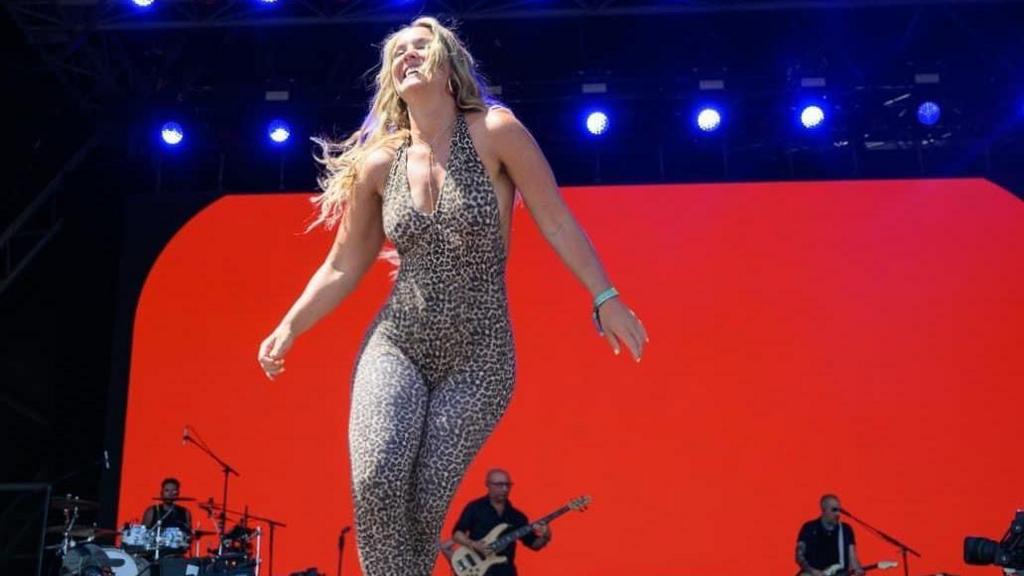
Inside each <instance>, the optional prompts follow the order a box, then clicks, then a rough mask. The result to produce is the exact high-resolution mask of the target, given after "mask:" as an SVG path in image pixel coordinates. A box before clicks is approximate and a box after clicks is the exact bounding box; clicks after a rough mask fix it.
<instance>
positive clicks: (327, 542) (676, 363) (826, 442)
mask: <svg viewBox="0 0 1024 576" xmlns="http://www.w3.org/2000/svg"><path fill="white" fill-rule="evenodd" d="M564 194H565V195H566V197H567V199H568V201H569V204H570V205H571V206H572V208H573V210H574V212H575V213H576V214H577V216H578V218H579V220H580V221H581V223H582V224H583V225H584V227H585V228H586V229H587V231H588V233H589V234H590V236H591V238H592V239H593V242H594V244H595V245H596V247H597V248H598V250H599V252H600V254H601V256H602V258H603V260H604V262H605V264H606V265H607V267H608V269H609V271H610V272H611V274H612V278H613V279H614V281H615V283H616V284H617V285H618V287H619V289H620V290H621V291H622V293H623V294H624V295H625V296H626V298H627V300H628V301H629V302H630V304H631V305H632V306H633V307H634V308H635V309H636V310H637V312H638V313H639V314H640V316H641V317H642V318H643V320H644V322H645V324H646V325H647V328H648V330H649V332H650V334H651V344H650V349H649V353H648V354H647V356H646V357H645V358H644V359H643V362H641V363H640V364H639V365H637V364H634V363H633V362H631V361H628V360H627V359H626V358H622V357H615V356H613V355H612V354H611V353H610V351H609V350H608V348H607V345H606V344H605V343H604V342H603V341H602V340H601V339H600V338H598V337H597V336H596V335H595V333H594V330H593V326H592V325H591V323H590V320H589V318H588V313H589V298H588V296H587V294H586V293H585V292H584V290H583V289H582V288H581V287H580V286H579V285H578V284H577V283H576V282H575V281H574V280H573V279H572V277H571V275H570V273H569V272H568V271H567V270H566V269H565V268H564V267H563V266H562V265H561V264H560V263H559V260H558V258H557V256H556V255H555V253H554V252H553V251H552V250H551V248H550V247H548V246H547V245H546V244H545V242H544V240H543V238H542V237H541V236H540V234H539V233H538V231H537V229H536V227H535V226H534V224H533V222H532V220H531V219H530V218H529V216H528V214H527V213H526V211H525V209H522V208H518V209H517V212H521V213H518V214H517V215H516V217H515V220H514V226H513V242H512V250H511V261H510V267H509V283H510V298H511V307H512V317H513V323H514V327H515V331H516V342H517V347H518V355H519V379H518V384H517V390H516V393H515V396H514V399H513V401H512V404H511V407H510V409H509V411H508V413H507V414H506V416H505V419H504V420H503V421H502V422H501V424H500V425H499V426H498V428H497V430H496V432H495V434H494V436H493V437H492V438H491V440H490V441H489V442H488V444H487V445H486V446H485V447H484V449H483V451H482V452H481V454H480V455H479V456H478V458H477V459H476V461H475V463H474V464H473V466H472V467H471V468H470V470H469V473H468V476H467V478H466V480H465V481H464V483H463V484H462V486H461V488H460V489H459V492H458V494H457V496H456V498H455V501H454V509H453V511H452V513H451V514H450V516H449V525H450V523H451V522H453V521H454V516H455V515H456V514H457V512H458V510H459V509H461V507H462V505H463V504H465V503H466V502H467V501H468V500H469V499H471V498H473V497H476V496H478V495H480V494H482V491H483V473H484V471H485V470H486V469H487V468H489V467H492V466H502V467H505V468H507V469H509V470H510V471H511V472H512V476H513V478H514V480H515V481H516V487H515V489H514V491H513V500H514V501H515V502H516V504H517V505H518V506H519V507H520V508H522V509H524V510H525V511H526V512H527V513H528V514H530V515H533V516H539V515H541V514H544V513H547V512H548V511H549V510H551V509H553V508H555V507H557V506H559V505H561V504H562V503H564V502H565V501H566V500H568V499H569V498H570V497H573V496H577V495H579V494H583V493H587V494H590V495H592V496H593V505H592V507H591V509H590V511H588V512H587V513H585V514H571V515H569V516H567V517H566V518H564V519H562V520H560V521H558V522H557V523H556V524H555V525H554V526H553V532H554V541H553V543H552V545H551V546H550V547H549V548H548V549H546V550H544V551H542V552H540V553H532V552H524V553H522V554H521V555H520V560H519V562H520V566H521V568H522V569H523V573H524V574H533V575H544V574H548V575H555V574H560V575H561V574H665V575H668V574H678V575H687V574H690V575H699V574H701V575H702V574H738V573H743V572H747V573H750V572H752V571H753V570H762V569H763V571H764V573H768V574H788V573H791V572H792V571H793V569H794V565H793V561H792V553H793V547H794V541H795V536H796V533H797V530H798V528H799V526H800V523H801V522H802V521H804V520H807V519H809V518H812V517H814V516H815V515H816V514H817V499H818V496H819V495H820V494H821V493H823V492H826V491H830V492H833V491H834V492H836V493H838V494H839V495H840V496H841V497H842V499H843V503H844V505H845V506H846V507H848V508H849V509H851V510H853V511H854V512H855V513H859V514H860V515H862V516H863V517H865V518H866V519H869V520H872V521H874V522H875V523H876V524H877V525H879V526H881V527H884V528H885V529H887V530H889V531H890V532H891V533H893V534H895V535H897V536H900V537H902V538H904V539H905V540H906V541H907V542H909V543H910V544H912V545H914V546H916V547H917V548H918V549H919V550H920V551H921V552H922V553H923V554H924V558H923V559H921V560H916V561H914V562H913V568H914V569H913V572H914V573H916V574H921V573H924V572H926V571H928V572H934V571H937V570H944V571H956V572H959V573H962V574H976V575H980V574H992V573H994V571H993V569H991V568H989V569H983V568H965V567H964V566H963V564H962V560H961V551H962V538H963V536H965V535H968V534H978V535H987V536H989V537H994V538H996V539H998V538H999V537H1000V536H1001V535H1002V533H1003V531H1004V530H1005V529H1006V527H1007V525H1008V523H1009V520H1010V518H1011V517H1012V513H1013V511H1014V509H1015V507H1017V506H1021V505H1022V504H1024V500H1022V494H1021V492H1020V487H1021V485H1022V478H1024V459H1022V458H1020V455H1019V453H1017V450H1019V435H1020V433H1021V424H1020V422H1021V421H1020V409H1021V406H1022V405H1024V386H1022V385H1021V384H1022V382H1024V354H1022V353H1021V350H1020V348H1021V343H1022V341H1024V338H1022V329H1021V327H1022V326H1024V291H1022V290H1021V287H1022V286H1024V257H1022V254H1024V205H1022V203H1021V202H1020V201H1019V200H1018V199H1016V198H1014V197H1013V196H1012V195H1011V194H1009V193H1007V192H1006V191H1004V190H1002V189H1000V188H999V187H997V186H995V185H994V184H992V183H989V182H987V181H984V180H975V179H960V180H925V181H861V182H814V183H774V184H736V185H732V184H730V185H687V186H677V185H672V186H623V187H599V188H571V189H566V190H564ZM310 214H311V206H310V204H309V203H308V201H307V196H305V195H296V194H289V195H277V196H265V195H263V196H230V197H226V198H223V199H221V200H219V201H217V202H216V203H214V204H213V205H211V206H210V207H208V208H207V209H206V210H204V211H202V212H201V213H200V214H198V215H197V216H196V217H195V218H193V219H192V221H191V222H189V223H188V225H186V226H185V227H184V228H183V229H182V230H181V231H180V232H179V233H178V234H177V236H175V237H174V239H173V240H172V241H171V242H170V243H169V244H168V246H167V247H166V249H165V250H164V251H163V253H162V254H161V255H160V257H159V259H158V260H157V262H156V263H155V265H154V267H153V269H152V272H151V273H150V275H149V278H148V280H147V282H146V284H145V288H144V291H143V294H142V297H141V299H140V302H139V305H138V311H137V316H136V321H135V328H134V344H133V348H132V359H131V383H130V389H129V403H128V414H127V427H126V437H125V446H124V448H125V452H124V469H123V471H122V472H123V474H122V484H121V499H120V510H121V514H120V521H121V522H124V521H127V520H129V519H131V518H133V517H139V516H140V515H141V513H142V510H143V508H144V506H145V505H146V504H147V503H148V502H149V500H148V498H149V497H151V496H153V495H155V494H156V493H157V490H158V485H159V481H160V479H161V478H162V477H164V476H167V475H175V476H178V477H180V478H181V479H182V482H183V486H182V493H183V494H184V495H191V496H195V497H199V498H202V499H206V498H207V497H209V496H214V497H218V498H219V494H220V475H219V471H218V468H217V467H216V466H215V465H214V464H213V463H212V462H210V461H208V459H207V458H206V457H205V456H204V455H203V454H202V453H200V452H199V451H198V450H197V449H195V448H194V447H192V446H185V447H183V446H182V444H181V433H182V427H183V426H184V425H185V424H189V425H191V426H193V427H194V428H195V430H196V431H197V432H198V433H199V434H200V435H201V436H202V437H203V438H204V439H205V441H206V442H207V443H209V444H210V445H211V446H212V447H213V448H214V449H215V450H216V451H218V452H219V453H220V455H222V456H223V457H224V458H225V459H227V460H228V461H229V462H231V463H232V464H233V465H234V466H235V467H237V468H238V469H239V470H240V471H241V473H242V476H241V478H239V479H232V489H231V501H232V504H233V507H235V506H239V507H240V506H242V505H245V504H247V505H248V506H249V508H250V510H252V511H253V512H254V513H256V514H260V515H265V516H270V517H272V518H277V519H281V520H283V521H285V522H287V524H288V527H287V528H285V529H283V530H281V531H280V532H279V533H278V541H277V549H276V554H275V556H276V558H275V569H276V573H278V574H287V573H288V572H290V571H292V570H298V569H300V568H303V567H308V566H319V567H320V569H321V570H323V571H325V572H328V573H330V574H333V573H334V570H335V568H334V566H335V562H336V554H337V539H338V531H339V529H340V528H341V526H343V525H346V524H350V523H351V522H352V516H351V514H352V512H351V497H350V483H349V476H348V456H347V451H346V446H347V439H346V419H347V409H348V401H349V386H350V375H351V369H352V363H353V360H354V357H355V355H356V352H357V350H358V346H359V343H360V340H361V338H362V334H363V331H364V329H365V328H366V327H367V325H368V323H369V322H370V320H371V318H372V316H373V315H374V314H375V312H376V310H377V308H378V307H379V305H380V304H381V302H382V300H383V298H384V297H385V296H386V293H387V290H388V286H389V280H388V272H389V269H388V267H387V265H386V264H385V263H383V262H381V263H379V264H378V265H377V266H376V267H375V268H374V269H373V270H372V271H371V272H370V274H369V275H368V276H367V277H366V279H365V280H364V282H363V284H362V286H361V288H360V290H359V291H358V292H357V293H356V294H355V295H354V296H353V297H351V298H350V299H349V300H348V301H346V302H345V303H344V304H343V305H342V306H341V307H340V308H339V309H338V310H337V311H336V312H335V313H334V314H333V315H331V316H330V317H328V318H327V319H325V320H324V321H323V322H322V323H321V324H320V325H319V326H317V327H316V328H315V329H314V330H313V331H312V332H310V333H308V334H306V335H305V336H303V337H302V338H301V339H300V340H299V341H298V343H297V346H296V348H295V349H294V350H293V352H292V353H291V355H290V356H289V359H288V372H287V373H286V374H285V375H284V377H282V378H280V379H279V380H278V381H276V382H273V383H269V382H268V381H267V380H266V379H265V378H264V377H263V375H262V373H261V372H260V370H259V368H258V366H257V363H256V349H257V345H258V344H259V342H260V340H261V339H262V338H263V337H264V336H265V335H266V334H267V333H268V332H269V331H270V329H271V328H272V327H273V326H274V324H275V323H276V322H277V320H278V319H279V318H280V316H281V315H282V314H283V313H284V311H285V310H286V309H287V308H288V306H289V305H290V304H291V302H292V301H293V299H294V298H295V297H296V296H297V294H298V293H299V292H300V291H301V289H302V288H303V286H304V285H305V282H306V280H307V279H308V277H309V275H310V274H311V273H312V272H313V270H314V269H315V268H316V266H317V265H318V264H319V262H320V261H321V259H322V258H323V256H324V254H325V253H326V251H327V249H328V246H329V243H330V236H329V235H327V234H325V233H322V232H317V233H312V234H308V235H304V234H302V233H301V231H302V229H303V226H304V224H305V223H306V222H308V217H309V216H310ZM196 517H197V518H201V519H202V524H201V527H202V528H206V529H209V528H211V522H210V521H209V520H208V519H206V518H205V515H203V514H202V513H199V512H198V511H196ZM857 535H858V542H859V543H860V551H861V557H862V558H863V559H864V560H866V561H874V560H878V559H895V554H894V551H893V550H891V549H890V548H889V547H888V546H887V545H885V544H883V543H880V542H879V541H878V540H876V539H874V538H872V537H871V536H870V535H869V534H868V533H867V532H866V531H864V530H858V534H857ZM354 552H355V550H354V547H353V546H352V545H351V541H350V544H349V546H348V548H347V550H346V560H345V568H344V570H345V573H346V574H357V573H358V565H357V563H356V557H355V554H354ZM436 572H437V573H438V574H441V573H443V571H442V570H441V569H440V565H439V568H438V570H437V571H436Z"/></svg>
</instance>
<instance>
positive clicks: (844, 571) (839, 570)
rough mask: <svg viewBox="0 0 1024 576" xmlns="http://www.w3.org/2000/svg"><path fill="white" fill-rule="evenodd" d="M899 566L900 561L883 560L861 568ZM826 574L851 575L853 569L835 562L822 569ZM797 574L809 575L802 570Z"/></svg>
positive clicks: (827, 575)
mask: <svg viewBox="0 0 1024 576" xmlns="http://www.w3.org/2000/svg"><path fill="white" fill-rule="evenodd" d="M897 566H899V562H893V561H891V560H883V561H882V562H879V563H877V564H868V565H867V566H861V567H860V569H861V570H863V571H865V572H869V571H871V570H888V569H890V568H895V567H897ZM821 572H822V573H823V574H824V575H825V576H849V575H850V574H851V573H852V571H851V570H850V569H848V568H843V565H842V564H833V565H832V566H829V567H828V568H826V569H824V570H822V571H821ZM797 576H809V573H808V572H800V574H798V575H797Z"/></svg>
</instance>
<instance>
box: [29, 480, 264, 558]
mask: <svg viewBox="0 0 1024 576" xmlns="http://www.w3.org/2000/svg"><path fill="white" fill-rule="evenodd" d="M154 500H160V501H163V502H165V503H167V504H174V503H176V502H183V501H195V500H196V499H195V498H170V499H168V498H154ZM50 507H51V509H55V510H60V511H62V512H63V523H62V524H60V525H57V526H52V527H49V528H48V529H47V533H49V534H53V535H57V536H60V538H61V540H60V542H59V543H57V544H54V545H52V546H48V548H49V549H52V550H55V551H56V553H57V556H58V558H59V560H60V566H61V569H60V574H61V576H178V575H181V576H200V575H202V576H207V575H209V576H214V575H232V576H259V572H260V570H259V567H260V563H261V558H260V540H261V538H262V527H260V526H255V527H250V523H251V522H258V521H264V520H269V519H264V518H260V517H257V516H254V515H251V514H249V513H248V510H246V511H244V512H241V513H239V512H236V511H233V510H224V508H223V506H220V505H219V504H217V503H215V502H213V499H212V498H211V499H209V500H208V501H206V502H204V503H201V504H199V508H200V509H202V510H203V511H205V512H206V513H207V515H208V516H209V517H210V518H214V519H215V520H218V521H219V520H221V519H229V518H233V519H234V520H235V524H234V525H233V526H232V527H231V528H230V529H224V530H217V531H210V530H199V529H190V530H187V529H183V528H181V527H178V526H167V527H164V526H162V522H161V520H160V519H157V521H156V523H155V524H153V525H152V526H146V525H145V524H142V523H139V522H130V523H128V524H125V525H124V526H123V527H122V528H121V529H120V530H113V529H109V528H99V527H96V526H95V525H82V524H80V522H79V520H80V516H83V515H85V514H89V513H93V512H95V511H97V510H98V509H99V504H98V503H97V502H93V501H89V500H83V499H80V498H75V497H73V496H67V497H60V498H52V499H51V500H50ZM270 522H275V523H276V521H273V520H270ZM279 525H280V524H279ZM218 526H219V527H220V526H222V525H220V524H219V525H218ZM210 537H217V538H216V539H213V538H210ZM207 539H209V540H207ZM204 542H208V544H207V545H205V546H204V545H203V543H204ZM213 544H215V545H213Z"/></svg>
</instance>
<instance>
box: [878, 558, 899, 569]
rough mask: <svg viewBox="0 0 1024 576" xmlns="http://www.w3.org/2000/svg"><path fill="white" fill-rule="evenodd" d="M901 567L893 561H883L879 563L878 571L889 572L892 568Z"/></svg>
mask: <svg viewBox="0 0 1024 576" xmlns="http://www.w3.org/2000/svg"><path fill="white" fill-rule="evenodd" d="M899 565H900V563H899V562H893V561H892V560H882V561H881V562H879V563H878V569H879V570H888V569H890V568H895V567H897V566H899Z"/></svg>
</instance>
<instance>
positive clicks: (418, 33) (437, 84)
mask: <svg viewBox="0 0 1024 576" xmlns="http://www.w3.org/2000/svg"><path fill="white" fill-rule="evenodd" d="M433 39H434V34H433V32H431V31H430V30H429V29H427V28H424V27H423V26H412V27H410V28H406V29H405V30H402V31H401V32H399V33H398V36H397V37H396V39H395V48H394V52H393V53H392V54H393V55H392V58H391V63H390V66H391V77H392V79H393V80H394V82H395V86H396V87H397V88H398V94H399V95H400V96H404V95H405V94H406V93H407V92H409V91H410V90H412V91H419V90H422V89H431V88H433V89H437V88H440V89H441V90H444V88H445V86H446V83H447V81H448V74H447V68H446V67H444V66H443V65H442V67H441V68H442V69H440V70H436V71H435V72H434V74H433V77H432V78H431V79H430V80H427V77H426V75H425V74H424V72H425V70H423V66H424V64H425V63H426V61H427V53H428V51H429V49H430V43H431V42H432V41H433Z"/></svg>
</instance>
